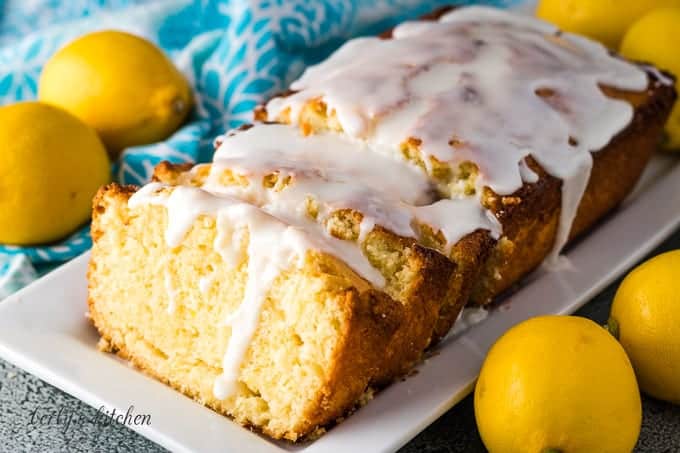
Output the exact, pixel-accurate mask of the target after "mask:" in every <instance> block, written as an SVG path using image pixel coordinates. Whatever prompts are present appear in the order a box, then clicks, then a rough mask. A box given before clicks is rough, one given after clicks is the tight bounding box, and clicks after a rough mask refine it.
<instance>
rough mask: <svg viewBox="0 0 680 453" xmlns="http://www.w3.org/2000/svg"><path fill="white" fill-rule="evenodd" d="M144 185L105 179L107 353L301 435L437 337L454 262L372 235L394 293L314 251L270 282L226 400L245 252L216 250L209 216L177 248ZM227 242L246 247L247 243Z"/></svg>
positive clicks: (271, 431)
mask: <svg viewBox="0 0 680 453" xmlns="http://www.w3.org/2000/svg"><path fill="white" fill-rule="evenodd" d="M166 168H168V167H166ZM165 173H166V176H168V174H167V172H165ZM176 189H177V187H173V186H166V187H163V188H159V189H158V190H159V191H167V192H171V191H173V190H176ZM191 190H199V189H196V188H192V189H191ZM134 191H135V189H134V188H130V187H121V186H118V185H115V184H113V185H109V186H107V187H105V188H103V189H101V191H100V192H99V194H98V195H97V197H96V199H95V202H94V211H93V212H94V219H93V225H92V236H93V238H94V247H93V250H92V259H91V263H90V269H89V273H88V281H89V304H90V314H91V318H92V320H93V322H94V324H95V326H96V327H97V328H98V329H99V331H100V333H101V334H102V343H101V345H102V348H103V349H105V350H110V351H113V352H117V353H118V354H119V355H121V356H122V357H124V358H127V359H130V360H131V361H132V362H133V363H134V364H135V365H137V366H138V367H139V368H141V369H142V370H144V371H145V372H147V373H149V374H151V375H153V376H155V377H158V378H159V379H161V380H163V381H164V382H166V383H168V384H170V385H171V386H173V387H175V388H177V389H178V390H180V391H182V392H183V393H185V394H187V395H189V396H191V397H193V398H195V399H196V400H198V401H200V402H202V403H204V404H206V405H208V406H210V407H211V408H213V409H215V410H217V411H219V412H222V413H224V414H226V415H230V416H232V417H234V419H235V420H237V421H238V422H239V423H242V424H244V425H251V426H256V427H258V428H259V429H261V430H262V431H263V432H265V433H267V434H268V435H270V436H272V437H276V438H286V439H290V440H296V439H297V438H298V437H300V436H302V435H306V434H309V433H311V432H312V431H313V430H315V429H316V428H317V427H319V426H322V425H325V424H327V423H329V422H331V421H333V420H334V419H335V418H337V417H340V416H341V415H342V414H343V413H344V412H345V411H346V410H347V409H348V408H350V407H352V406H353V405H354V404H355V403H356V402H357V401H359V400H360V398H361V396H362V395H363V393H364V392H365V391H366V390H367V388H368V386H369V384H371V383H375V382H378V381H385V380H389V379H390V378H392V377H394V376H396V375H397V374H401V373H403V372H404V371H405V368H407V367H406V364H410V365H412V364H413V363H414V362H415V361H417V360H418V359H419V357H420V354H421V353H422V350H423V349H424V348H425V346H426V345H427V344H428V343H429V341H430V335H431V332H432V324H433V323H434V322H435V319H436V315H437V310H438V307H439V301H441V300H442V298H443V291H445V288H447V285H448V281H449V280H450V278H451V275H452V270H453V265H452V264H451V263H450V262H448V260H446V259H445V258H444V257H442V256H440V255H438V254H437V253H436V252H433V251H430V250H428V249H426V248H423V247H420V246H418V245H417V244H414V243H413V242H410V243H409V242H408V241H405V240H403V239H399V238H397V237H395V236H394V235H391V234H387V233H384V232H376V233H374V234H373V236H371V238H370V240H369V241H367V244H368V245H367V247H369V248H372V250H373V253H374V254H373V257H372V261H373V262H375V263H376V265H377V266H382V268H380V271H381V272H383V273H384V274H385V275H388V276H389V278H387V279H386V287H385V290H384V291H381V290H377V289H375V288H374V287H373V286H372V285H371V284H370V283H368V282H367V281H366V280H364V279H363V278H361V277H360V276H359V275H358V274H357V273H356V272H355V271H353V270H352V269H350V268H349V267H348V266H347V265H346V264H345V263H343V262H342V261H340V260H339V259H338V258H336V257H334V256H331V255H328V254H324V253H319V252H316V251H309V252H308V253H307V254H306V255H305V257H304V260H303V262H302V263H301V265H300V266H299V267H298V268H295V269H290V270H287V271H283V272H282V273H281V274H280V275H278V276H277V277H276V279H275V280H274V282H273V284H272V285H271V288H270V289H269V291H268V294H267V298H266V300H265V301H264V303H263V306H262V309H261V312H260V313H259V320H258V327H257V329H256V331H255V333H254V336H253V337H252V339H251V340H250V342H249V345H248V348H247V352H246V354H245V357H244V358H243V361H242V364H241V366H240V369H239V377H238V384H237V388H236V391H235V392H234V394H233V395H232V396H230V397H229V398H226V399H224V400H221V399H218V398H217V397H215V395H214V392H213V390H214V383H215V380H216V379H218V377H219V375H220V373H221V372H222V367H223V359H224V355H225V351H226V349H227V345H228V342H229V341H230V328H229V327H228V326H227V325H225V322H224V320H225V319H227V318H228V317H229V316H230V315H233V313H234V312H235V311H236V310H237V308H238V307H239V305H240V303H241V301H242V300H243V297H244V291H245V286H246V281H247V277H248V276H247V265H248V263H247V261H248V257H247V256H244V257H243V258H242V259H241V260H240V261H239V262H238V263H237V264H236V266H231V265H230V264H229V263H228V262H227V261H225V260H224V259H223V257H221V256H220V254H219V253H218V252H216V251H215V248H214V247H213V244H214V243H215V241H216V239H217V235H218V229H217V226H216V219H215V218H214V217H213V216H210V215H199V216H197V217H196V220H195V221H194V222H193V224H192V225H191V227H190V228H189V230H188V231H187V233H186V236H185V237H184V238H183V240H182V242H181V245H179V246H177V247H171V246H169V245H168V244H167V243H166V240H165V237H166V231H167V226H168V212H167V210H166V208H164V207H163V206H157V205H144V206H139V207H135V208H130V207H129V206H128V202H129V198H130V197H131V196H132V194H133V193H134ZM220 240H226V241H239V240H240V241H243V242H244V244H243V247H247V242H248V241H249V238H248V237H247V236H246V237H242V238H233V237H223V238H221V239H220ZM386 292H390V293H392V295H393V297H394V298H396V299H398V300H395V299H394V298H392V297H390V296H389V295H388V294H387V293H386Z"/></svg>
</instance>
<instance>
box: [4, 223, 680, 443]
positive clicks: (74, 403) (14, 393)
mask: <svg viewBox="0 0 680 453" xmlns="http://www.w3.org/2000/svg"><path fill="white" fill-rule="evenodd" d="M678 248H680V231H678V232H676V233H675V234H674V235H673V236H672V237H671V238H670V239H668V240H667V241H666V242H665V243H664V244H662V245H661V246H660V247H659V248H658V249H657V250H655V251H654V252H653V253H652V255H656V254H658V253H661V252H663V251H666V250H671V249H678ZM618 284H619V281H617V282H615V283H614V284H612V285H611V286H610V287H609V288H607V289H606V290H604V291H603V292H602V293H601V294H599V295H598V296H597V297H596V298H595V299H593V300H592V301H591V302H590V303H588V304H587V305H585V306H584V307H583V308H582V309H581V310H579V312H578V314H579V315H581V316H586V317H588V318H592V319H594V320H596V321H597V322H599V323H603V322H604V321H605V320H606V319H607V315H608V313H609V305H610V303H611V300H612V297H613V296H614V292H615V291H616V288H617V287H618ZM643 407H644V418H643V422H642V433H641V434H640V440H639V442H638V447H637V449H636V451H640V452H645V453H647V452H653V453H655V452H668V453H674V452H680V407H678V406H672V405H670V404H666V403H663V402H661V401H657V400H653V399H651V398H647V397H644V398H643ZM60 410H61V413H62V420H64V419H66V418H68V417H72V420H78V419H79V420H87V422H84V423H77V422H74V423H72V424H71V426H69V427H68V429H66V428H65V423H59V424H57V423H37V422H36V419H37V418H39V416H40V415H41V414H44V413H58V411H60ZM0 411H1V412H0V440H1V441H0V452H19V451H20V452H33V451H35V452H38V451H40V452H45V451H50V452H57V451H69V452H71V451H73V452H112V451H122V452H124V451H130V452H156V451H159V452H160V451H164V450H163V449H162V448H161V447H159V446H157V445H156V444H154V443H152V442H151V441H149V440H147V439H145V438H143V437H141V436H140V435H138V434H136V433H135V432H133V431H131V430H130V429H128V428H126V427H124V426H123V425H119V424H117V423H110V424H103V423H92V422H91V420H96V417H97V411H96V410H95V409H93V408H91V407H89V406H87V405H85V404H84V403H82V402H80V401H79V400H77V399H75V398H73V397H71V396H69V395H67V394H65V393H63V392H62V391H60V390H57V389H56V388H54V387H52V386H51V385H49V384H46V383H44V382H42V381H40V380H39V379H37V378H35V377H33V376H31V375H29V374H27V373H25V372H23V371H21V370H20V369H18V368H16V367H14V366H12V365H10V364H8V363H6V362H4V361H1V360H0ZM478 451H479V452H483V451H485V450H484V446H483V445H482V443H481V440H480V438H479V434H478V432H477V428H476V426H475V419H474V412H473V407H472V397H471V396H468V397H467V398H465V399H464V400H463V401H462V402H461V403H460V404H458V405H457V406H455V407H454V408H453V409H451V410H450V411H449V412H447V413H446V414H444V415H443V416H442V417H441V418H440V419H439V420H437V421H436V422H435V423H433V424H432V425H431V426H429V427H428V428H427V429H426V430H425V431H423V432H422V433H420V434H419V435H418V436H417V437H416V438H415V439H413V440H412V441H411V442H410V443H409V444H407V445H406V446H405V447H404V448H403V449H402V450H401V452H402V453H416V452H418V453H424V452H431V453H434V452H478Z"/></svg>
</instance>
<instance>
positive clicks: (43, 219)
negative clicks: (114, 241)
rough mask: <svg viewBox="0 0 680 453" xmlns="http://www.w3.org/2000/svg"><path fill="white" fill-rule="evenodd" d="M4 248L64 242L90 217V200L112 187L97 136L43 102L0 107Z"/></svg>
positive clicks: (0, 238) (0, 228) (0, 236)
mask: <svg viewBox="0 0 680 453" xmlns="http://www.w3.org/2000/svg"><path fill="white" fill-rule="evenodd" d="M0 143H2V146H1V147H0V242H1V243H5V244H17V245H29V244H39V243H45V242H50V241H54V240H56V239H60V238H61V237H63V236H65V235H66V234H68V233H70V232H71V231H73V230H75V229H76V228H77V227H78V226H80V225H81V224H83V223H85V222H86V221H87V219H88V218H89V216H90V209H91V204H92V197H93V196H94V194H95V193H96V191H97V189H98V188H99V186H101V185H102V184H106V183H107V182H108V181H109V174H110V169H109V160H108V156H107V155H106V149H105V148H104V145H103V144H102V142H101V140H99V137H98V136H97V134H96V132H95V131H94V130H93V129H92V128H90V127H88V126H86V125H85V124H83V123H82V122H81V121H80V120H79V119H78V118H76V117H74V116H73V115H71V114H70V113H67V112H65V111H64V110H62V109H59V108H57V107H53V106H50V105H47V104H43V103H40V102H21V103H18V104H11V105H7V106H4V107H0Z"/></svg>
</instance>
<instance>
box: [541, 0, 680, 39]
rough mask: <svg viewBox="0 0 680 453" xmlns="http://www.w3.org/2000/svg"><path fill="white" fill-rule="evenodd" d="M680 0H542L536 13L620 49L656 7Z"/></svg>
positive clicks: (570, 29)
mask: <svg viewBox="0 0 680 453" xmlns="http://www.w3.org/2000/svg"><path fill="white" fill-rule="evenodd" d="M673 4H675V5H680V0H645V1H641V0H541V1H539V2H538V6H537V7H536V16H538V17H540V18H541V19H545V20H547V21H548V22H552V23H553V24H555V25H557V26H558V27H559V28H561V29H562V30H564V31H569V32H572V33H578V34H581V35H585V36H588V37H590V38H593V39H596V40H598V41H600V42H601V43H603V44H604V45H606V46H608V47H610V48H612V49H616V48H618V45H619V42H621V38H622V37H623V34H624V33H625V32H626V29H628V27H629V26H630V24H632V23H633V22H634V21H635V20H636V19H638V18H639V17H640V16H642V15H643V14H644V13H646V12H647V11H650V10H651V9H652V8H655V7H658V6H665V5H673Z"/></svg>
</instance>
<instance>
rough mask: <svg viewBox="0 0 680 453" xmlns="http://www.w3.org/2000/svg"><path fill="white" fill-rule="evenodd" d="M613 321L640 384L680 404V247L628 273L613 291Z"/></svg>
mask: <svg viewBox="0 0 680 453" xmlns="http://www.w3.org/2000/svg"><path fill="white" fill-rule="evenodd" d="M610 325H612V326H615V329H614V330H617V331H618V332H617V333H618V337H619V341H620V342H621V344H622V345H623V347H624V349H625V350H626V352H627V353H628V357H630V360H631V362H632V363H633V367H634V368H635V372H636V374H637V377H638V381H639V383H640V388H641V389H642V390H643V391H644V392H646V393H648V394H650V395H651V396H654V397H656V398H660V399H662V400H666V401H670V402H673V403H676V404H680V250H675V251H672V252H668V253H664V254H661V255H659V256H657V257H655V258H652V259H651V260H649V261H647V262H645V263H643V264H642V265H640V266H638V267H637V268H636V269H634V270H633V271H632V272H631V273H630V274H628V276H627V277H626V278H625V279H624V280H623V283H621V286H620V287H619V289H618V291H617V292H616V296H615V297H614V303H613V305H612V311H611V319H610Z"/></svg>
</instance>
